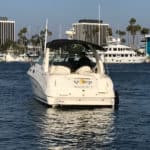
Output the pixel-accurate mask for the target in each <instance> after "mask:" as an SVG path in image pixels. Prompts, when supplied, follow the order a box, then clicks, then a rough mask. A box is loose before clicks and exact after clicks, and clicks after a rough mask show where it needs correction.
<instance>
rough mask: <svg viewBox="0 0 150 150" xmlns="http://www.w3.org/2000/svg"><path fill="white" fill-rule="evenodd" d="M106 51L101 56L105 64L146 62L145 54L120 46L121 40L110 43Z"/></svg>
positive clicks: (105, 47)
mask: <svg viewBox="0 0 150 150" xmlns="http://www.w3.org/2000/svg"><path fill="white" fill-rule="evenodd" d="M104 49H105V50H106V51H105V52H99V54H100V55H103V56H104V62H105V63H143V62H145V60H146V55H145V53H140V52H139V51H138V50H137V51H136V50H133V49H132V48H131V47H129V46H126V45H123V44H120V40H113V41H111V42H109V43H108V45H106V46H104Z"/></svg>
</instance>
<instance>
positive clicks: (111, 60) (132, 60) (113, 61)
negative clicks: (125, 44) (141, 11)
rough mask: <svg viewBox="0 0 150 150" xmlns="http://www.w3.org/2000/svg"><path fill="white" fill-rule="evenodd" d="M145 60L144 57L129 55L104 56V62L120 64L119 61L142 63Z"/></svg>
mask: <svg viewBox="0 0 150 150" xmlns="http://www.w3.org/2000/svg"><path fill="white" fill-rule="evenodd" d="M145 60H146V57H135V58H133V57H131V58H130V57H129V58H126V59H124V58H122V57H117V58H107V57H105V58H104V63H117V64H121V63H127V64H128V63H131V64H134V63H144V62H145Z"/></svg>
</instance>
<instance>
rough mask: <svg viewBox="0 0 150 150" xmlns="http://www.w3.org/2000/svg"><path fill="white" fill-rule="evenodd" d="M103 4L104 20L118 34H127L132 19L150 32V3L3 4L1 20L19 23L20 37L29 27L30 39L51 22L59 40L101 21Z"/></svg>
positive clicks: (63, 0)
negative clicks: (84, 22) (83, 22)
mask: <svg viewBox="0 0 150 150" xmlns="http://www.w3.org/2000/svg"><path fill="white" fill-rule="evenodd" d="M99 4H100V7H101V13H100V16H101V19H102V20H104V22H105V23H108V24H110V26H111V27H112V28H113V30H114V31H115V30H116V29H118V28H119V29H122V30H125V28H126V26H127V25H128V21H129V19H130V18H131V17H134V18H136V20H137V23H138V24H140V25H142V26H144V27H148V28H150V13H149V11H150V0H0V16H6V17H8V18H9V19H10V20H15V21H16V33H17V32H18V31H19V30H20V29H21V28H22V27H24V26H25V27H27V28H28V31H29V36H31V35H32V34H34V33H38V32H39V31H40V30H42V29H43V28H44V26H45V20H46V18H48V20H49V30H50V31H52V33H53V36H52V38H58V37H59V36H60V33H61V36H62V37H64V32H65V30H67V29H69V28H70V27H71V25H72V23H74V22H78V20H80V19H97V18H98V5H99ZM60 26H61V30H60Z"/></svg>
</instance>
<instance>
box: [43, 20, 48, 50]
mask: <svg viewBox="0 0 150 150" xmlns="http://www.w3.org/2000/svg"><path fill="white" fill-rule="evenodd" d="M45 30H46V31H45V43H44V50H46V43H47V32H48V19H46V27H45Z"/></svg>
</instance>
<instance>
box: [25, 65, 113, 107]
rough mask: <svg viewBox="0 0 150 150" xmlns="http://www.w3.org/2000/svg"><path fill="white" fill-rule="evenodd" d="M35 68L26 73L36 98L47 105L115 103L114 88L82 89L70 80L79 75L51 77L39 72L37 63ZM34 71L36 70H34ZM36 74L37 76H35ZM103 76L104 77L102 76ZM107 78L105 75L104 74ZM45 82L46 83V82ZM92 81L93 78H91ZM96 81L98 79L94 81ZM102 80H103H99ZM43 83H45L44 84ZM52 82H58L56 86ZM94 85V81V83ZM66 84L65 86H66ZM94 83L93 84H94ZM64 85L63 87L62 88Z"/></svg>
mask: <svg viewBox="0 0 150 150" xmlns="http://www.w3.org/2000/svg"><path fill="white" fill-rule="evenodd" d="M36 68H37V70H38V73H33V72H32V71H30V72H28V75H29V76H30V79H31V83H32V89H33V94H34V97H35V99H36V100H38V101H40V102H42V103H45V104H47V105H49V106H52V107H56V106H114V105H115V95H114V90H113V89H109V92H108V91H107V92H105V91H104V90H105V89H102V88H101V89H100V88H99V91H98V90H97V87H95V88H92V89H91V88H89V89H88V88H87V87H85V88H84V89H83V88H82V89H81V88H80V87H73V86H72V83H71V82H70V80H71V79H72V78H81V77H82V78H83V75H82V76H79V75H73V76H72V77H71V78H70V79H69V76H70V75H69V76H68V77H67V76H66V75H65V76H62V77H60V76H59V78H62V79H59V78H57V77H56V78H55V79H56V81H54V80H55V79H54V78H53V75H49V74H45V75H43V74H40V72H42V71H41V70H40V69H41V67H40V66H39V65H36ZM35 72H36V71H35ZM37 74H38V76H37ZM66 78H68V83H67V81H66ZM104 78H105V77H104ZM106 78H107V76H106ZM45 81H46V82H47V83H46V82H45ZM63 81H64V82H63ZM54 82H57V83H54ZM93 82H94V80H93ZM95 82H98V81H95ZM99 82H103V81H99ZM44 83H45V84H44ZM52 83H54V84H58V83H60V84H59V85H58V87H57V86H54V85H53V84H52ZM94 84H95V85H96V83H94ZM66 85H67V87H66ZM95 85H94V86H95ZM64 87H66V88H65V89H63V88H64Z"/></svg>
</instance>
